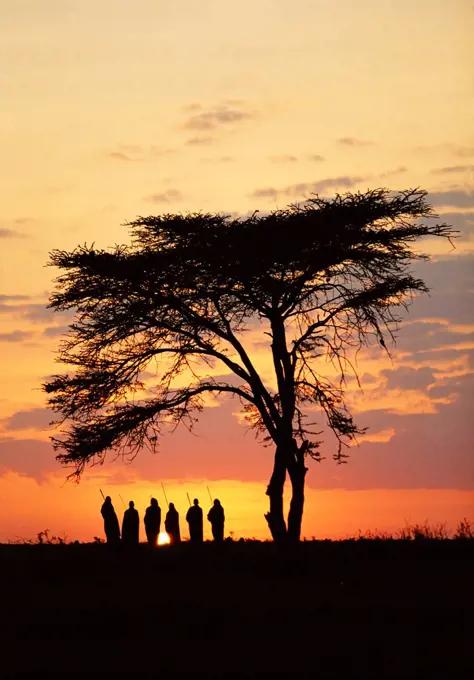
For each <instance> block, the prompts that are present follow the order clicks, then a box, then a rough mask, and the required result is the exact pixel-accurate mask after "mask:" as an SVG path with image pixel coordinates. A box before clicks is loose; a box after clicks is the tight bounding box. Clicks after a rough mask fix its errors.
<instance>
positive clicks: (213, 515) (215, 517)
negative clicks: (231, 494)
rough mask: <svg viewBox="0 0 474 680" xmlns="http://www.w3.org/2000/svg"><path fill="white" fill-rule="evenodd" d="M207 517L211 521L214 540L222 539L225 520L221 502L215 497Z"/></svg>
mask: <svg viewBox="0 0 474 680" xmlns="http://www.w3.org/2000/svg"><path fill="white" fill-rule="evenodd" d="M207 519H208V520H209V521H210V523H211V527H212V536H213V538H214V541H216V542H220V541H223V540H224V521H225V516H224V508H223V507H222V505H221V502H220V501H219V500H217V498H216V499H215V501H214V505H213V506H212V508H211V509H210V510H209V512H208V514H207Z"/></svg>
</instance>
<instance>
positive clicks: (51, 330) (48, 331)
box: [43, 326, 69, 338]
mask: <svg viewBox="0 0 474 680" xmlns="http://www.w3.org/2000/svg"><path fill="white" fill-rule="evenodd" d="M68 330H69V326H48V327H47V328H45V329H44V331H43V335H44V336H45V337H47V338H59V337H61V336H62V335H65V334H66V333H67V332H68Z"/></svg>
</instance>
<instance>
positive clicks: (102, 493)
mask: <svg viewBox="0 0 474 680" xmlns="http://www.w3.org/2000/svg"><path fill="white" fill-rule="evenodd" d="M99 491H100V494H101V496H102V498H103V499H104V501H105V496H104V492H103V491H102V489H99Z"/></svg>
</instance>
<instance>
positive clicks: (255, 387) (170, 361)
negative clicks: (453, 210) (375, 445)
mask: <svg viewBox="0 0 474 680" xmlns="http://www.w3.org/2000/svg"><path fill="white" fill-rule="evenodd" d="M432 218H433V213H432V209H431V207H430V206H429V205H428V204H427V202H426V193H425V192H423V191H420V190H407V191H403V192H400V193H391V192H389V191H388V190H387V189H376V190H372V191H368V192H366V193H355V194H345V195H342V196H341V195H338V196H336V197H335V198H333V199H324V198H319V197H313V198H310V199H309V200H308V201H306V202H305V203H304V204H301V205H292V206H290V207H288V208H286V209H284V210H277V211H275V212H272V213H270V214H268V215H261V216H260V215H259V214H257V213H254V214H253V215H252V216H251V217H248V218H245V219H235V218H231V217H229V216H226V215H221V214H202V213H194V214H187V215H181V214H178V215H176V214H167V215H161V216H151V217H140V218H138V219H136V220H135V221H133V222H131V223H130V224H129V225H128V226H129V227H130V228H131V234H132V243H131V245H126V246H125V245H121V246H116V247H115V248H114V249H113V250H102V249H95V248H94V246H90V247H89V246H87V245H85V246H81V247H78V248H76V249H75V250H74V251H72V252H63V251H59V250H56V251H54V252H53V253H52V255H51V261H50V264H51V265H53V266H55V267H58V268H59V269H60V270H61V273H60V276H59V278H58V279H57V281H56V283H57V286H56V291H55V292H54V294H53V295H52V296H51V300H50V307H52V308H53V309H55V310H59V311H64V310H74V312H75V315H76V316H75V321H74V322H73V323H72V324H71V326H70V331H69V334H68V336H67V337H66V338H65V339H64V340H63V341H62V343H61V345H60V349H59V357H58V360H59V361H60V362H61V363H65V364H67V365H69V366H71V367H72V368H73V369H74V370H73V373H71V374H68V375H57V376H54V377H53V378H52V379H51V380H50V381H49V382H47V383H46V384H45V385H44V389H45V391H46V393H47V394H48V395H49V401H48V403H49V406H50V407H51V408H53V409H54V410H55V411H57V412H58V413H59V414H60V415H61V416H62V418H64V419H65V421H66V423H67V429H66V430H65V432H64V433H63V436H62V437H60V438H55V439H54V440H53V443H54V445H55V447H56V449H57V450H58V452H59V454H58V460H59V461H60V462H61V463H63V464H66V465H72V466H73V472H72V474H73V476H76V477H77V478H79V477H80V475H81V474H82V472H83V471H84V468H85V466H86V465H87V464H88V463H94V462H100V461H103V459H104V456H105V454H106V452H108V451H112V450H113V451H115V452H123V453H128V454H131V455H134V454H136V452H137V451H138V450H139V449H140V448H141V447H143V446H145V445H149V446H151V447H152V448H155V447H156V445H157V443H158V442H159V439H160V436H161V433H162V426H163V423H164V422H165V421H166V422H170V420H171V421H172V422H174V423H175V424H178V423H180V422H182V421H185V422H186V423H187V424H188V425H189V426H192V423H193V422H194V419H195V417H196V414H197V412H199V411H200V410H201V409H202V408H203V403H204V402H203V399H204V397H205V395H206V394H208V393H217V394H219V393H232V394H235V395H237V396H238V397H239V398H240V399H241V401H242V405H243V408H244V410H245V413H246V417H247V419H248V421H249V423H250V424H251V425H252V426H253V427H255V428H256V430H257V432H258V433H260V434H262V435H263V436H264V437H265V438H267V440H268V441H271V442H273V443H274V444H275V465H274V469H273V474H272V477H271V479H270V484H269V487H268V489H267V493H268V495H269V496H270V512H269V514H268V515H267V520H268V523H269V526H270V529H271V531H272V534H273V536H274V537H275V538H279V537H282V536H283V535H285V534H286V532H287V531H288V533H289V534H290V535H291V536H293V537H294V538H298V537H299V532H300V526H301V516H302V512H303V499H304V496H303V487H304V476H305V472H306V467H305V464H304V460H305V458H306V457H307V456H312V457H314V458H319V454H320V443H321V442H320V441H319V439H318V437H319V434H318V432H316V433H315V432H314V431H313V430H312V429H311V425H310V424H309V422H308V420H307V416H308V409H309V410H312V411H313V416H314V409H315V408H317V409H319V411H320V414H321V416H320V422H323V421H325V422H326V424H327V425H328V426H329V428H330V429H331V430H332V432H333V433H334V434H335V436H336V437H337V439H338V441H339V444H340V445H339V447H338V450H337V452H336V454H335V457H336V459H337V460H339V461H343V460H344V458H345V455H346V454H344V448H342V445H344V444H346V443H349V442H350V441H351V440H352V439H353V438H354V437H355V436H356V435H357V433H358V432H359V430H358V428H357V425H356V424H355V423H354V421H353V419H352V416H351V414H350V413H349V412H348V410H347V408H346V405H345V403H344V381H343V379H344V376H345V374H346V372H347V371H348V370H350V365H349V363H348V362H349V354H350V353H351V352H352V351H353V350H355V349H357V348H359V347H361V346H363V345H365V344H367V343H369V342H371V341H372V340H373V339H375V340H376V341H377V342H378V343H379V344H380V345H381V346H382V347H386V341H387V339H391V338H393V333H394V331H395V330H396V327H397V322H398V321H399V320H400V317H399V312H400V309H401V308H406V307H407V305H408V304H409V302H410V300H411V298H412V296H413V295H414V294H415V293H418V292H425V291H426V290H427V288H426V286H425V284H424V282H423V281H422V280H420V279H418V278H416V277H414V276H413V274H412V272H411V264H412V262H413V261H414V260H416V259H421V258H426V256H425V255H421V254H416V253H415V252H414V250H413V244H414V243H415V242H416V241H418V240H419V239H420V238H421V237H423V236H440V237H445V238H450V237H451V236H453V231H452V229H451V227H450V226H448V225H446V224H434V223H433V221H432ZM421 219H423V220H424V222H422V223H420V221H419V220H421ZM251 327H252V328H254V329H256V328H260V329H261V330H262V334H263V333H264V332H265V333H266V335H262V340H264V339H268V338H269V339H270V347H269V352H271V355H272V359H273V367H274V381H272V384H268V382H265V381H264V380H263V378H262V376H261V375H260V373H259V370H258V367H257V366H256V365H255V362H254V361H252V359H251V352H250V351H249V347H248V346H247V345H246V336H245V333H246V331H248V329H249V328H251ZM320 357H326V358H329V359H330V360H331V361H332V362H333V363H335V364H336V365H337V367H338V373H339V379H338V380H336V381H334V380H332V381H331V380H330V379H329V378H328V376H327V375H326V376H325V375H321V374H320V362H318V361H317V360H318V358H320ZM152 362H153V363H154V364H155V362H158V363H157V370H156V373H157V376H156V384H155V386H154V388H153V390H152V391H148V392H147V393H146V394H145V393H144V392H143V387H144V385H143V379H142V376H143V373H144V372H145V371H147V369H149V366H150V365H151V363H152ZM217 363H220V365H221V367H222V368H223V369H224V370H223V371H221V372H220V375H221V376H222V375H223V374H224V375H225V374H229V376H230V378H229V380H223V379H220V380H217V379H215V378H214V377H212V375H211V373H212V371H210V370H209V368H208V367H209V366H211V365H212V366H214V365H215V364H217ZM214 374H215V372H214ZM183 376H185V377H186V380H185V381H184V384H183ZM272 385H276V388H275V387H272ZM313 419H314V418H313ZM286 473H288V474H289V477H290V481H291V483H292V488H293V498H292V505H291V506H290V515H289V518H288V527H286V524H285V520H284V518H283V502H282V494H283V485H284V482H285V477H286Z"/></svg>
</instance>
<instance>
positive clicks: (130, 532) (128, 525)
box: [122, 501, 140, 545]
mask: <svg viewBox="0 0 474 680" xmlns="http://www.w3.org/2000/svg"><path fill="white" fill-rule="evenodd" d="M139 524H140V519H139V517H138V511H137V510H135V503H134V502H133V501H130V503H129V504H128V510H125V512H124V513H123V522H122V542H123V543H124V544H125V545H138V531H139Z"/></svg>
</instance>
